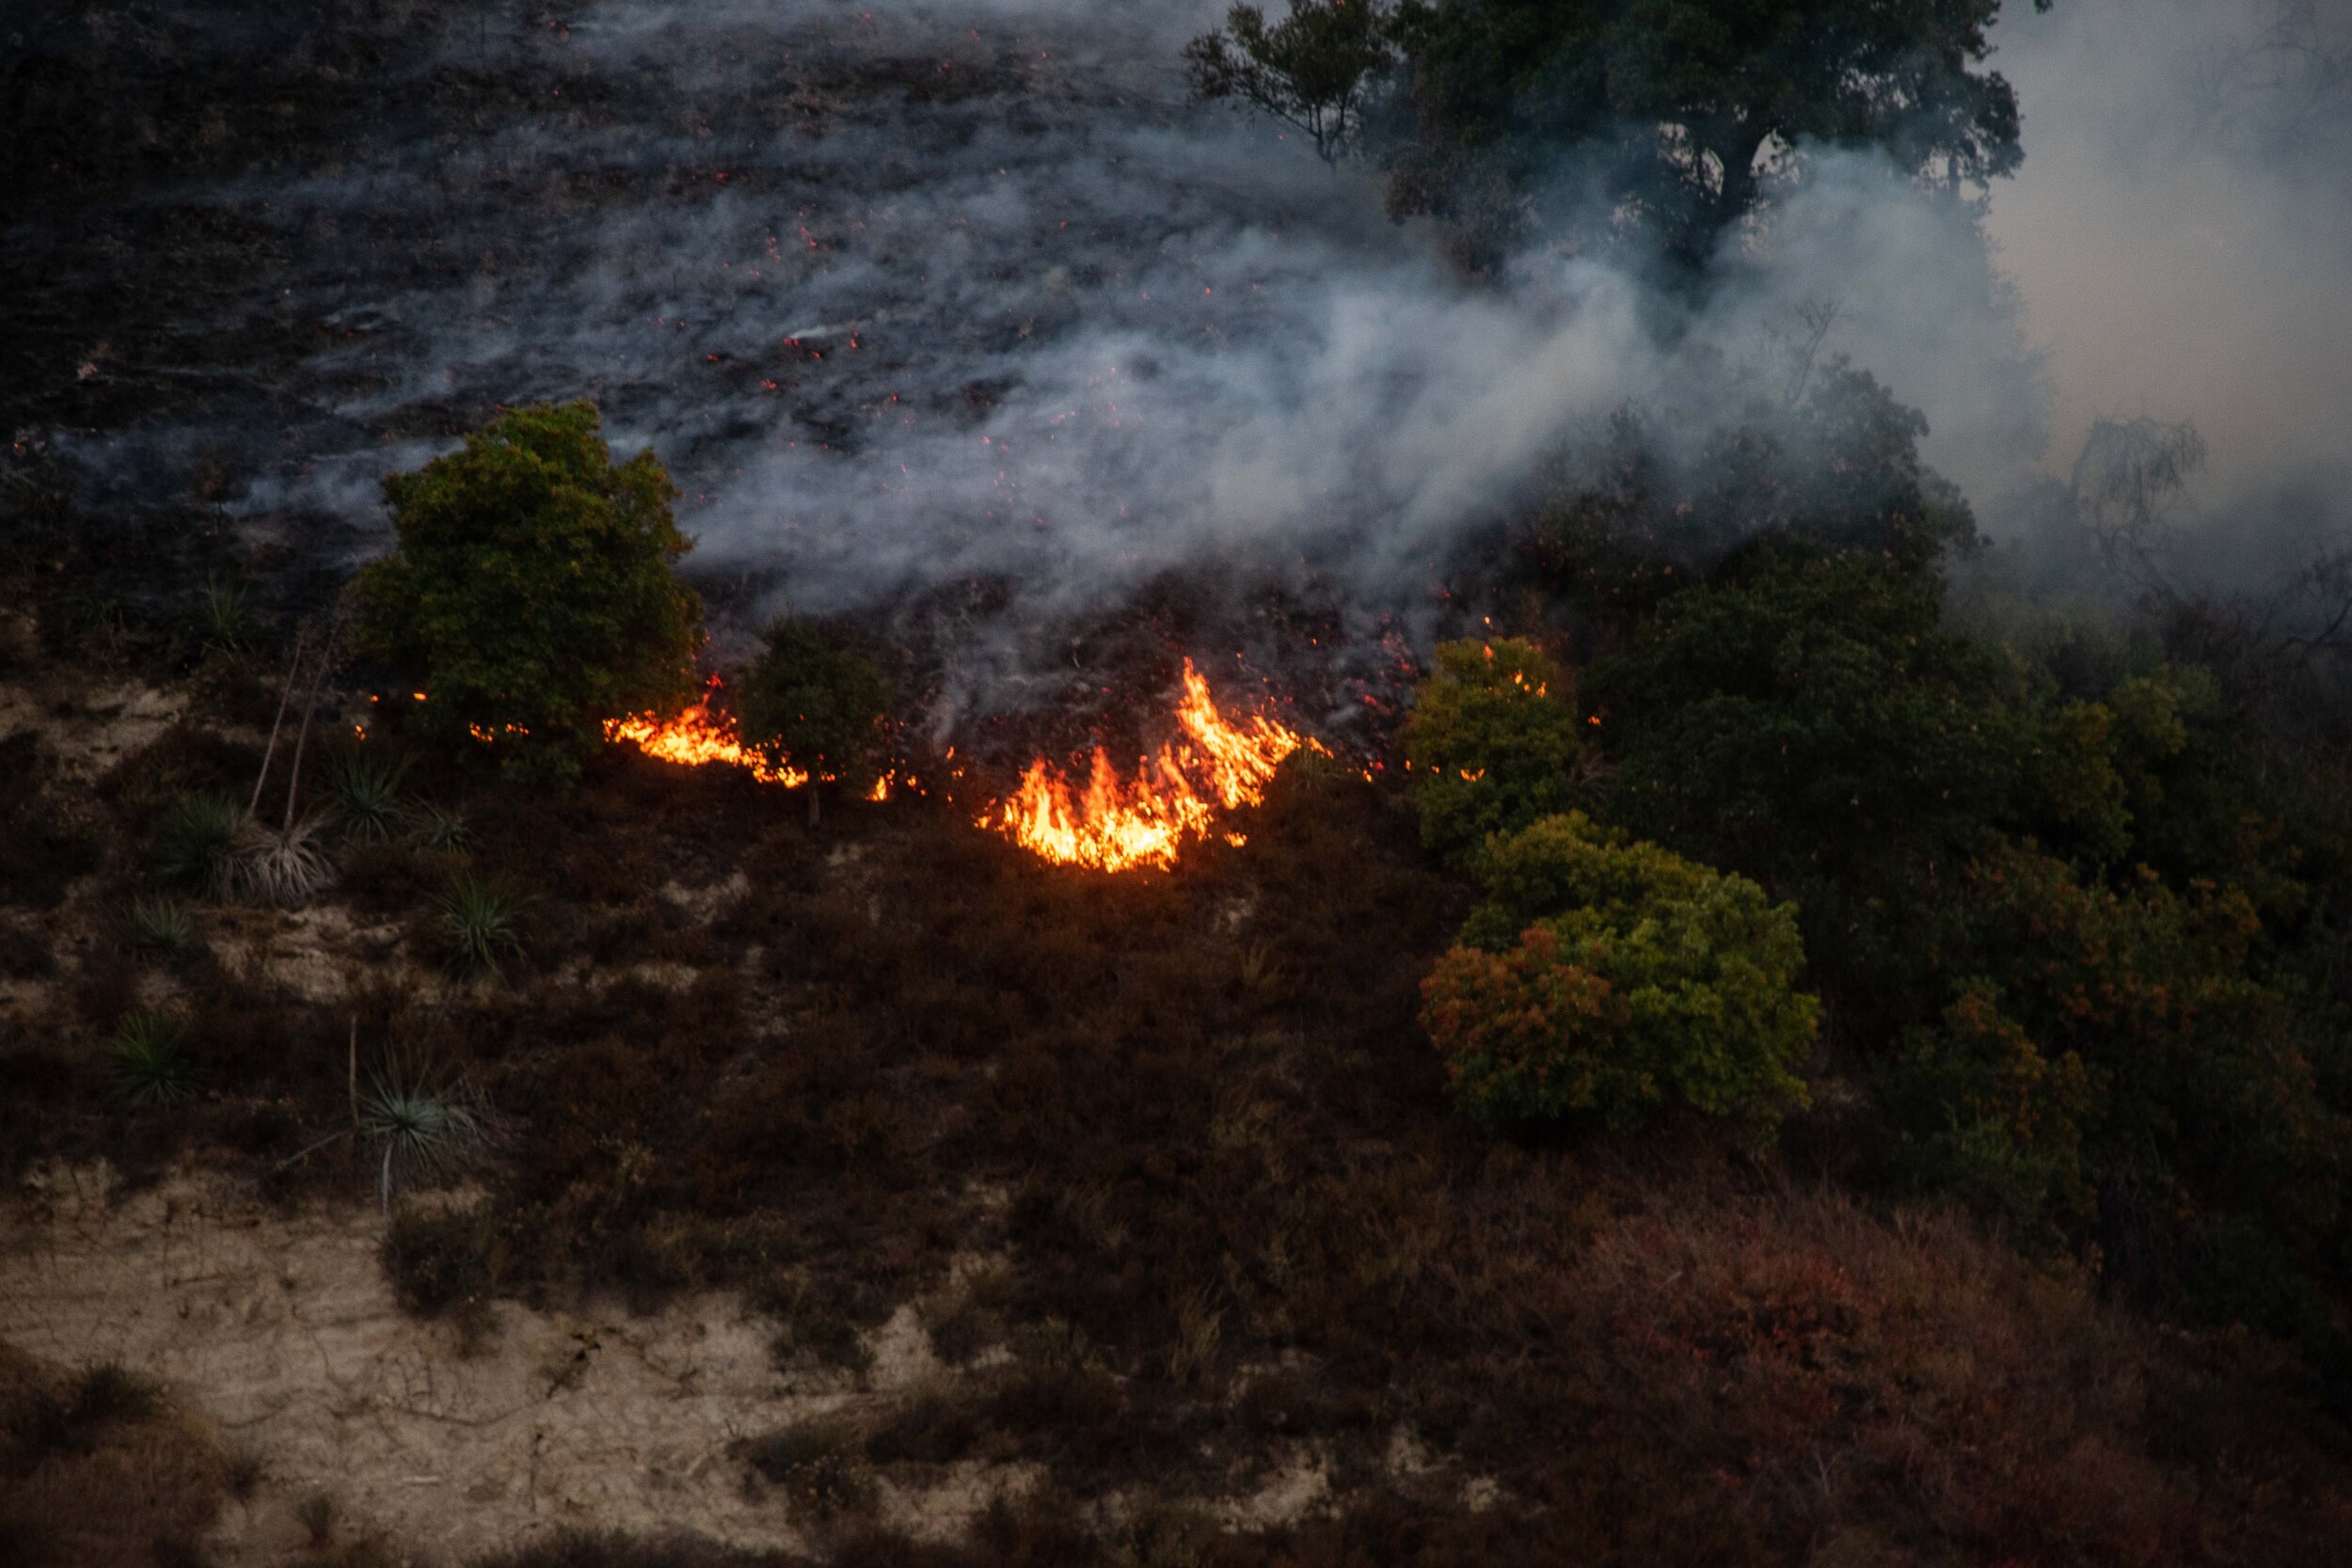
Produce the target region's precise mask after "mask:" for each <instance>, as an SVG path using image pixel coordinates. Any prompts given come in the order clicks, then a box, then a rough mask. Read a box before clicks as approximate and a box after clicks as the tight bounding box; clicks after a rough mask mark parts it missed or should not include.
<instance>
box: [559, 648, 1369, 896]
mask: <svg viewBox="0 0 2352 1568" xmlns="http://www.w3.org/2000/svg"><path fill="white" fill-rule="evenodd" d="M718 689H719V688H718V682H717V681H716V680H715V679H714V680H713V681H712V683H711V687H710V689H709V690H707V691H706V692H704V694H703V696H702V698H701V700H700V701H698V702H696V703H695V704H694V705H693V706H691V707H690V708H687V709H686V710H684V711H683V712H681V713H679V714H677V715H675V716H674V717H672V718H668V719H664V718H662V717H660V715H658V714H651V713H645V714H639V715H637V716H635V717H633V718H628V719H615V720H611V721H607V722H606V724H605V726H604V735H605V738H606V739H607V740H611V741H618V742H626V743H628V744H629V745H632V746H635V747H637V748H638V749H639V750H641V751H643V752H644V753H645V754H646V755H647V756H651V757H658V758H660V760H662V761H664V762H674V763H679V764H683V765H685V766H687V767H694V766H697V765H699V764H702V763H707V762H723V763H728V764H731V765H732V766H734V767H737V768H748V769H749V770H750V771H751V773H752V776H753V777H754V778H756V779H758V780H759V781H760V782H761V783H763V784H782V785H784V786H785V787H787V788H788V789H789V788H798V787H800V786H801V785H803V784H807V783H808V774H807V772H806V771H805V770H803V769H802V768H794V767H792V766H791V765H790V764H789V763H786V764H784V765H783V766H781V767H778V766H775V765H773V764H771V763H770V762H769V761H768V760H767V759H766V758H764V757H762V756H761V755H760V754H759V753H758V752H755V751H753V750H751V749H750V748H749V747H746V746H745V745H744V744H743V743H742V741H741V739H740V737H739V732H738V731H737V729H736V724H735V721H734V720H733V719H732V718H731V717H729V716H727V715H726V714H724V713H714V712H713V711H712V710H711V706H710V700H711V698H712V696H713V695H715V694H716V692H717V690H718ZM1176 721H1177V723H1178V724H1179V725H1181V726H1182V727H1183V729H1184V739H1182V740H1178V741H1174V742H1171V743H1169V744H1168V745H1166V746H1163V747H1161V748H1160V750H1159V751H1158V752H1157V753H1156V754H1154V755H1152V757H1149V758H1147V759H1145V760H1144V761H1143V762H1142V763H1141V764H1140V765H1139V766H1138V767H1137V768H1136V774H1135V777H1134V778H1132V779H1125V778H1121V777H1120V772H1119V769H1118V768H1116V767H1114V766H1113V765H1112V763H1111V760H1110V758H1109V756H1108V755H1107V754H1106V753H1105V752H1104V751H1103V749H1102V748H1101V747H1099V746H1098V747H1096V748H1095V751H1094V757H1093V763H1092V767H1091V769H1090V771H1089V775H1088V778H1087V780H1086V783H1085V784H1083V785H1078V786H1073V784H1072V783H1071V782H1070V781H1069V780H1068V779H1066V778H1064V777H1063V776H1062V775H1061V774H1060V772H1058V771H1057V769H1056V768H1053V767H1052V766H1051V765H1050V764H1048V763H1047V762H1046V761H1045V760H1044V759H1042V758H1040V759H1039V760H1037V761H1035V762H1032V763H1031V764H1029V767H1028V770H1027V771H1026V772H1025V773H1024V774H1023V775H1022V778H1021V786H1020V788H1019V789H1018V790H1016V791H1015V792H1014V793H1013V795H1012V796H1011V797H1010V798H1009V799H1008V800H1000V801H998V802H997V803H996V804H994V805H993V806H991V807H989V808H988V809H987V810H986V811H984V812H982V813H981V814H980V816H979V817H978V823H979V825H980V826H981V827H983V828H987V829H990V830H992V831H993V832H1001V833H1003V834H1005V835H1006V836H1007V837H1009V838H1010V839H1012V840H1013V841H1014V842H1015V843H1017V844H1019V845H1021V846H1022V847H1024V848H1026V849H1028V850H1030V851H1032V852H1033V853H1035V854H1038V855H1040V856H1042V857H1043V858H1044V859H1046V860H1049V861H1054V862H1056V863H1060V864H1064V865H1090V866H1095V867H1098V868H1100V869H1102V870H1105V871H1125V870H1130V869H1133V868H1135V867H1137V866H1146V865H1151V866H1162V867H1166V866H1171V865H1173V864H1175V863H1176V856H1177V853H1178V851H1179V850H1181V849H1182V848H1183V847H1184V845H1186V844H1187V843H1190V842H1191V841H1193V840H1195V839H1201V838H1207V837H1209V836H1210V835H1211V834H1212V833H1215V834H1216V836H1218V837H1221V838H1223V839H1224V840H1225V841H1226V842H1227V843H1228V844H1233V845H1238V844H1240V843H1242V842H1243V838H1242V835H1241V834H1239V833H1236V832H1219V831H1218V829H1217V826H1216V818H1217V816H1218V814H1219V813H1220V812H1228V811H1232V810H1235V809H1237V808H1239V807H1242V806H1248V805H1255V804H1256V803H1257V802H1258V801H1259V800H1263V799H1264V797H1265V786H1266V782H1267V781H1268V780H1269V779H1271V778H1272V777H1273V776H1274V769H1275V768H1277V767H1278V766H1279V764H1280V763H1281V761H1282V759H1283V758H1284V757H1287V756H1289V755H1290V754H1291V753H1292V752H1295V751H1297V750H1298V749H1299V748H1300V747H1302V746H1304V747H1307V748H1309V749H1311V750H1313V751H1317V752H1321V751H1322V750H1323V749H1324V748H1323V747H1322V746H1321V745H1320V744H1319V743H1318V742H1316V741H1313V740H1311V739H1308V738H1306V737H1305V736H1300V735H1299V734H1298V733H1297V732H1295V731H1294V730H1291V729H1288V728H1285V727H1284V726H1283V725H1281V724H1279V723H1277V722H1275V721H1273V720H1271V719H1267V718H1264V717H1263V716H1253V717H1251V718H1249V719H1248V720H1246V721H1241V722H1238V723H1236V722H1233V721H1229V720H1227V719H1226V717H1225V716H1224V715H1223V714H1222V713H1220V712H1219V711H1218V710H1217V705H1216V700H1215V699H1214V698H1212V697H1211V696H1210V695H1209V683H1208V682H1207V681H1206V680H1204V679H1202V678H1201V676H1200V672H1198V671H1196V670H1195V669H1194V668H1193V667H1192V661H1191V660H1190V659H1186V660H1185V661H1184V696H1183V698H1182V700H1181V701H1180V702H1179V703H1178V704H1177V707H1176ZM947 755H948V757H949V758H951V759H952V758H953V757H954V755H955V752H954V749H953V748H950V749H949V750H948V752H947ZM949 771H950V774H951V775H952V776H953V777H956V778H961V776H962V769H961V768H950V770H949ZM900 789H905V790H908V791H910V792H913V793H915V794H920V793H922V792H923V786H922V784H920V783H919V782H918V781H917V780H916V779H915V778H914V775H913V774H911V773H900V772H898V770H897V769H891V770H889V771H886V772H884V773H883V774H882V777H881V778H879V779H877V780H876V781H875V782H874V785H873V787H872V788H871V789H870V790H868V791H867V792H866V799H867V800H889V799H890V798H891V797H892V796H893V795H894V794H896V793H898V791H899V790H900Z"/></svg>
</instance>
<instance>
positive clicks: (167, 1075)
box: [106, 1009, 196, 1105]
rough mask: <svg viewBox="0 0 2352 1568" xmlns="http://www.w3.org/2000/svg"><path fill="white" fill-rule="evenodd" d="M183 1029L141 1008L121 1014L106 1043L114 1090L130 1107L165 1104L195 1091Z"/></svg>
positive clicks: (193, 1067)
mask: <svg viewBox="0 0 2352 1568" xmlns="http://www.w3.org/2000/svg"><path fill="white" fill-rule="evenodd" d="M187 1039H188V1031H187V1026H186V1025H185V1024H183V1023H182V1022H180V1021H179V1020H178V1019H176V1018H173V1017H171V1016H169V1015H168V1014H166V1013H157V1012H149V1011H147V1010H145V1009H141V1010H140V1011H137V1012H134V1013H129V1014H126V1015H124V1017H123V1020H122V1022H120V1023H119V1024H117V1025H116V1026H115V1032H114V1034H113V1036H112V1037H109V1038H108V1039H107V1041H106V1053H107V1055H108V1057H109V1058H110V1060H111V1064H112V1067H113V1069H114V1081H115V1087H116V1089H117V1090H118V1091H119V1093H120V1094H121V1095H122V1098H123V1099H125V1100H127V1101H130V1102H131V1103H132V1104H134V1105H169V1104H173V1103H175V1102H177V1101H183V1100H185V1099H187V1098H188V1096H190V1095H192V1094H194V1093H195V1092H196V1063H195V1062H194V1061H192V1060H190V1059H189V1056H188V1051H187Z"/></svg>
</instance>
